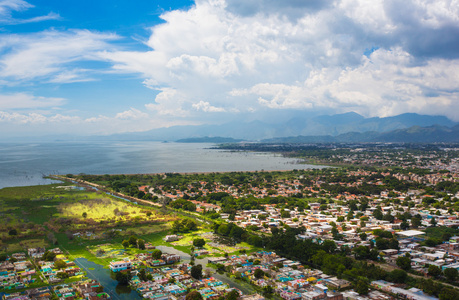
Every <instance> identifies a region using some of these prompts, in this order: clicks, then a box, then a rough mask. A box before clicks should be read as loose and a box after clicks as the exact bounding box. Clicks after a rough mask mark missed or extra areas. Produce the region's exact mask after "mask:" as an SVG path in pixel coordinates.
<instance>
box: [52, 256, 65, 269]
mask: <svg viewBox="0 0 459 300" xmlns="http://www.w3.org/2000/svg"><path fill="white" fill-rule="evenodd" d="M54 266H55V267H56V268H58V269H59V270H60V269H63V268H65V267H67V264H66V263H65V261H63V260H62V259H58V260H56V261H55V262H54Z"/></svg>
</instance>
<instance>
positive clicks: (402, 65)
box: [232, 48, 459, 120]
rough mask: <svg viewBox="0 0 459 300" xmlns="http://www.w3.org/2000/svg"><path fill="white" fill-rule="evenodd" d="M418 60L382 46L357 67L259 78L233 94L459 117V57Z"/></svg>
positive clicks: (377, 112) (381, 112) (371, 111)
mask: <svg viewBox="0 0 459 300" xmlns="http://www.w3.org/2000/svg"><path fill="white" fill-rule="evenodd" d="M414 60H415V58H414V57H413V56H411V55H410V54H409V53H407V52H405V51H403V50H402V49H400V48H395V49H391V50H382V49H379V50H376V51H374V52H373V53H372V54H371V56H370V57H366V56H363V57H362V62H361V64H360V65H358V66H356V67H354V68H347V69H346V70H341V69H329V68H324V69H322V70H317V71H314V72H311V73H310V75H309V77H308V78H307V79H306V80H305V81H304V82H303V83H301V84H296V85H285V84H267V83H265V84H257V85H255V86H253V87H251V88H250V89H244V90H234V91H232V94H233V95H234V96H239V97H241V96H244V95H248V94H250V95H254V96H256V97H258V101H259V103H260V104H261V105H264V106H267V107H269V108H275V109H279V108H282V109H291V108H293V109H310V108H326V107H327V108H334V109H335V110H336V111H339V112H344V111H356V112H358V113H361V114H364V115H367V116H382V117H386V116H391V115H396V114H400V113H404V112H416V113H421V114H444V115H446V116H448V117H450V118H451V119H454V120H458V115H457V111H458V110H459V90H457V88H456V82H457V80H459V73H458V72H457V70H458V68H459V61H454V62H451V61H448V60H445V59H435V60H431V61H429V62H427V63H425V64H423V65H416V64H414Z"/></svg>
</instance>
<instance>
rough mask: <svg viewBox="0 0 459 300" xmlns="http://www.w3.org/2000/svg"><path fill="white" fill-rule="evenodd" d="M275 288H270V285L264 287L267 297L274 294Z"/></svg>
mask: <svg viewBox="0 0 459 300" xmlns="http://www.w3.org/2000/svg"><path fill="white" fill-rule="evenodd" d="M273 290H274V289H273V287H272V286H270V285H267V286H265V287H263V294H265V295H269V294H272V293H273Z"/></svg>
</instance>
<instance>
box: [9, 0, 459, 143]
mask: <svg viewBox="0 0 459 300" xmlns="http://www.w3.org/2000/svg"><path fill="white" fill-rule="evenodd" d="M458 83H459V1H458V0H282V1H279V0H251V1H247V0H196V1H191V0H178V1H177V0H174V1H170V0H149V1H147V0H136V1H127V0H98V1H88V0H80V1H63V0H28V1H25V0H0V137H21V136H24V137H26V136H40V135H48V134H65V135H67V134H76V135H99V134H112V133H118V132H134V131H146V130H150V129H153V128H159V127H169V126H173V125H188V124H189V125H197V124H220V123H224V122H229V121H235V120H236V121H250V120H257V119H260V120H261V119H263V120H269V121H272V122H274V121H276V120H281V119H288V118H290V117H292V116H298V115H313V114H337V113H345V112H351V111H353V112H357V113H359V114H361V115H363V116H365V117H387V116H394V115H398V114H402V113H419V114H427V115H443V116H447V117H448V118H450V119H451V120H454V121H459V84H458Z"/></svg>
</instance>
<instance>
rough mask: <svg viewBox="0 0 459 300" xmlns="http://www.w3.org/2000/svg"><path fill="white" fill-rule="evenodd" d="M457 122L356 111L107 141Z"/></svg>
mask: <svg viewBox="0 0 459 300" xmlns="http://www.w3.org/2000/svg"><path fill="white" fill-rule="evenodd" d="M457 124H459V123H455V122H453V121H451V120H449V119H448V118H446V117H444V116H426V115H418V114H412V113H410V114H401V115H398V116H394V117H386V118H379V117H374V118H365V117H363V116H361V115H359V114H357V113H355V112H350V113H345V114H338V115H322V116H316V117H304V118H303V117H297V118H293V119H290V120H289V121H287V122H282V123H276V124H274V123H267V122H263V121H251V122H231V123H226V124H221V125H195V126H191V125H190V126H172V127H168V128H158V129H153V130H150V131H145V132H135V133H124V134H115V135H111V136H106V137H103V139H106V140H157V141H164V140H167V141H175V140H180V139H188V138H202V137H227V138H234V139H242V140H262V139H270V138H276V137H292V136H310V137H312V136H331V137H335V136H339V135H342V134H346V133H368V132H376V133H382V132H389V131H393V130H399V129H406V128H410V127H413V126H420V127H427V126H433V125H439V126H444V127H453V126H455V125H457Z"/></svg>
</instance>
